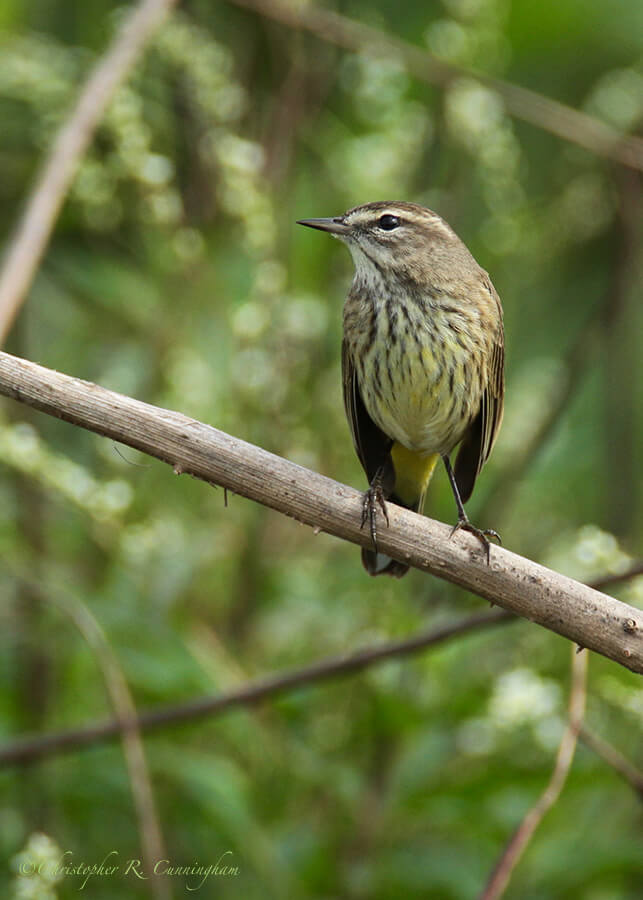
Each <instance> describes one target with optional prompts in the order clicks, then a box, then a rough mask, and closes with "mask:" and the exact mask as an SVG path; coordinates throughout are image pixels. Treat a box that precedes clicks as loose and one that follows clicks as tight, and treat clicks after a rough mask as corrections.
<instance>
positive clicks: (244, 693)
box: [0, 563, 643, 791]
mask: <svg viewBox="0 0 643 900" xmlns="http://www.w3.org/2000/svg"><path fill="white" fill-rule="evenodd" d="M641 567H642V566H641V563H638V564H635V565H633V566H631V567H630V568H629V569H628V570H627V571H626V572H622V573H621V574H619V575H614V576H609V575H608V576H605V577H602V578H598V579H597V580H595V581H594V582H592V585H591V586H593V587H598V586H599V585H602V584H604V583H605V582H609V583H610V584H612V583H614V582H616V581H618V582H622V581H626V580H628V579H629V578H635V577H636V576H637V575H638V574H640V571H641ZM520 621H521V620H520V618H519V617H518V616H514V614H513V613H510V612H507V611H506V610H499V609H498V610H494V611H493V612H489V613H477V614H476V615H473V616H469V617H468V618H466V619H462V620H461V621H460V622H455V623H453V624H451V625H445V626H441V627H438V628H434V629H432V630H430V631H426V632H421V633H419V634H416V635H413V636H412V637H410V638H405V639H403V640H397V641H387V642H386V643H382V644H378V645H377V646H375V647H366V648H364V649H363V650H358V651H356V652H355V653H352V654H350V655H349V656H339V657H337V656H335V657H330V658H329V659H325V660H320V661H319V662H316V663H313V664H312V665H309V666H305V667H304V668H302V669H296V670H293V671H291V672H285V673H284V672H282V673H279V674H277V675H273V676H270V677H268V678H264V679H261V680H260V681H253V682H251V683H250V684H245V685H242V686H241V687H239V688H235V689H233V690H231V691H228V692H226V693H223V694H218V695H216V696H214V697H204V698H201V699H199V700H196V701H191V702H186V703H180V704H178V705H175V706H166V707H163V708H161V709H155V710H149V711H147V712H142V713H140V714H139V716H138V718H137V720H136V726H137V728H138V729H140V731H147V730H151V729H155V728H166V727H169V726H172V725H176V724H181V723H184V722H190V721H193V720H194V719H199V718H201V717H203V716H217V715H220V714H221V713H224V712H226V711H227V710H229V709H235V708H236V707H239V706H250V705H253V704H255V703H259V702H262V701H263V700H268V699H270V698H272V697H276V696H279V695H280V694H283V693H287V692H288V691H293V690H297V689H299V688H303V687H307V686H309V685H314V684H318V683H319V682H323V681H329V680H330V679H332V678H341V677H344V676H347V675H352V674H354V673H356V672H361V671H363V670H364V669H366V668H368V667H370V666H372V665H378V664H380V663H383V662H387V661H388V660H391V659H397V658H402V657H405V656H411V655H415V654H416V653H422V652H423V651H425V650H428V649H430V648H432V647H436V646H439V645H441V644H443V643H445V642H446V641H448V640H451V639H452V638H456V637H462V636H463V635H465V634H468V633H469V632H471V631H478V630H480V629H485V628H489V627H493V626H495V625H502V624H507V623H509V622H520ZM126 726H127V723H125V726H124V724H123V722H122V721H120V720H117V721H114V720H109V721H107V722H100V723H97V724H94V725H86V726H84V727H82V728H75V729H70V730H68V731H59V732H54V733H50V734H47V735H44V736H41V737H33V738H19V739H18V740H16V741H14V742H12V743H10V744H5V746H4V747H3V748H0V767H1V766H11V765H24V764H27V763H31V762H35V761H37V760H39V759H42V758H47V757H49V756H55V755H57V754H59V753H68V752H71V751H74V750H77V749H82V748H83V747H87V746H93V745H95V744H98V743H103V742H104V741H110V740H113V739H114V738H116V737H118V735H119V734H120V733H121V731H122V730H123V728H124V727H126ZM580 738H581V740H582V741H584V742H585V743H586V744H587V746H588V747H591V749H593V750H594V751H595V752H596V753H597V754H598V755H599V756H601V758H602V759H603V760H604V762H606V763H607V764H608V765H611V766H613V767H614V769H615V770H616V771H617V772H618V773H619V774H620V775H622V776H623V777H624V778H626V780H628V781H629V782H630V784H631V785H632V787H633V788H634V789H635V790H638V791H640V790H642V789H643V775H641V773H638V772H637V770H636V768H635V767H634V766H633V765H632V764H631V763H629V762H628V761H627V760H626V759H625V758H624V757H623V756H621V754H620V753H619V752H618V751H617V750H616V749H615V748H614V747H611V745H609V744H607V743H606V742H605V741H602V740H601V739H600V738H598V737H597V736H596V735H593V734H592V733H591V732H589V731H588V730H587V729H585V728H583V729H582V730H581V733H580Z"/></svg>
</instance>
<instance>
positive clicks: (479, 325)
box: [299, 201, 504, 576]
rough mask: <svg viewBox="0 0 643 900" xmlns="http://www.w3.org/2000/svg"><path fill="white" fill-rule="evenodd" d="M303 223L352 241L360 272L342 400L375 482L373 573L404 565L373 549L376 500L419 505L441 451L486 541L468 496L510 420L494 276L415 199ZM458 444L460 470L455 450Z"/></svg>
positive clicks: (348, 325)
mask: <svg viewBox="0 0 643 900" xmlns="http://www.w3.org/2000/svg"><path fill="white" fill-rule="evenodd" d="M299 224H301V225H308V226H309V227H311V228H318V229H320V230H322V231H327V232H329V233H330V234H332V235H333V236H335V237H338V238H339V239H340V240H342V241H344V243H346V244H347V246H348V248H349V250H350V252H351V255H352V257H353V261H354V263H355V276H354V278H353V283H352V286H351V289H350V292H349V294H348V297H347V299H346V303H345V305H344V340H343V345H342V373H343V388H344V405H345V408H346V415H347V418H348V422H349V425H350V429H351V433H352V436H353V443H354V445H355V449H356V451H357V455H358V457H359V460H360V462H361V464H362V466H363V468H364V470H365V472H366V475H367V477H368V480H369V484H370V488H369V490H368V491H367V493H366V495H365V504H364V522H366V521H369V523H370V528H371V535H372V539H373V549H372V550H366V549H365V550H363V551H362V559H363V562H364V566H365V567H366V569H367V571H368V572H369V573H370V574H372V575H379V574H383V573H387V574H391V575H396V576H400V575H403V574H404V573H405V572H406V571H407V569H408V566H406V565H404V564H403V563H399V562H397V561H395V560H391V559H390V558H389V557H386V556H384V555H383V554H379V553H378V552H377V544H376V537H377V532H376V509H377V506H378V505H379V506H380V507H381V509H382V511H383V512H384V515H385V516H386V504H385V501H386V500H391V501H392V502H394V503H398V504H400V505H402V506H406V507H407V508H409V509H413V510H416V511H421V510H422V506H423V503H424V495H425V492H426V488H427V485H428V482H429V480H430V477H431V475H432V473H433V469H434V467H435V464H436V462H437V460H438V458H439V457H442V459H443V461H444V464H445V467H446V470H447V473H448V475H449V479H450V482H451V487H452V489H453V493H454V497H455V500H456V505H457V507H458V522H457V524H456V526H455V528H454V530H456V529H457V528H464V529H466V530H468V531H471V532H472V533H473V534H475V535H476V536H477V537H478V538H479V540H480V541H481V542H482V543H483V544H484V546H485V549H486V553H487V559H488V556H489V541H488V539H487V535H490V536H494V537H497V535H496V533H495V532H493V531H481V530H480V529H478V528H476V527H475V526H474V525H472V524H471V523H470V522H469V519H468V518H467V515H466V513H465V511H464V507H463V504H464V503H465V502H466V501H467V500H468V499H469V497H470V496H471V493H472V491H473V488H474V484H475V480H476V478H477V476H478V475H479V474H480V470H481V469H482V467H483V465H484V463H485V462H486V460H487V459H488V458H489V454H490V453H491V450H492V448H493V444H494V441H495V439H496V437H497V435H498V431H499V429H500V424H501V421H502V412H503V401H504V332H503V324H502V306H501V304H500V298H499V297H498V294H497V293H496V291H495V289H494V287H493V285H492V283H491V280H490V278H489V276H488V274H487V273H486V272H485V271H484V269H482V268H481V267H480V266H479V265H478V263H477V262H476V261H475V259H474V258H473V257H472V256H471V254H470V253H469V251H468V250H467V248H466V247H465V245H464V244H463V243H462V241H461V240H460V239H459V238H458V237H457V235H456V234H455V232H454V231H453V230H452V229H451V227H450V226H449V225H447V223H446V222H445V221H444V220H443V219H441V218H440V216H438V215H437V214H436V213H434V212H432V211H431V210H429V209H425V208H424V207H422V206H418V205H417V204H415V203H404V202H397V201H394V202H377V203H367V204H365V205H364V206H358V207H355V208H354V209H351V210H349V211H348V212H347V213H345V214H344V215H343V216H338V217H336V218H331V219H305V220H302V221H301V222H300V223H299ZM458 444H459V445H460V449H459V452H458V455H457V458H456V463H455V469H452V467H451V463H450V458H449V457H450V454H451V453H452V451H453V449H454V448H455V447H456V446H457V445H458Z"/></svg>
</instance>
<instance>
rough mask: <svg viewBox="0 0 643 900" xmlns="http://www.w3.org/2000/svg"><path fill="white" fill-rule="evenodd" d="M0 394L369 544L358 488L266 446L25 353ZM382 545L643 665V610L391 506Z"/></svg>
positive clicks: (12, 361) (6, 365) (5, 363)
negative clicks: (46, 364)
mask: <svg viewBox="0 0 643 900" xmlns="http://www.w3.org/2000/svg"><path fill="white" fill-rule="evenodd" d="M0 394H5V395H6V396H8V397H13V398H14V399H15V400H19V401H20V402H21V403H25V404H27V405H28V406H32V407H34V408H35V409H39V410H41V411H42V412H46V413H48V414H49V415H52V416H56V417H58V418H61V419H64V420H65V421H67V422H71V423H72V424H74V425H78V426H80V427H82V428H86V429H88V430H89V431H94V432H96V433H97V434H102V435H105V436H107V437H110V438H112V439H114V440H117V441H120V442H122V443H124V444H128V445H129V446H130V447H135V448H136V449H138V450H142V451H143V452H144V453H148V454H149V455H150V456H155V457H156V458H157V459H160V460H163V461H164V462H167V463H169V464H170V465H172V466H173V467H174V471H175V472H176V473H177V474H181V473H184V472H185V473H188V474H190V475H193V476H195V477H196V478H200V479H202V480H203V481H207V482H209V483H212V484H217V485H221V486H222V487H224V488H226V489H228V490H231V491H234V492H235V493H237V494H241V495H242V496H244V497H248V498H249V499H251V500H255V501H256V502H258V503H262V504H263V505H264V506H269V507H271V508H272V509H276V510H278V511H279V512H282V513H285V514H286V515H288V516H291V517H292V518H294V519H297V520H299V521H301V522H303V523H305V524H308V525H312V526H314V527H315V529H316V530H318V531H326V532H327V533H328V534H332V535H335V536H336V537H340V538H343V539H344V540H348V541H352V542H353V543H355V544H359V545H360V546H368V545H370V536H369V535H368V533H367V532H366V531H364V530H363V529H362V528H361V527H360V521H361V508H362V494H361V493H360V492H359V491H356V490H354V489H353V488H350V487H348V486H346V485H342V484H339V483H338V482H336V481H332V480H331V479H330V478H325V477H324V476H323V475H319V474H317V473H316V472H311V471H310V470H309V469H305V468H303V467H302V466H298V465H295V464H294V463H291V462H289V461H288V460H285V459H283V458H281V457H279V456H275V455H274V454H272V453H268V452H267V451H265V450H262V449H261V448H260V447H256V446H254V445H252V444H248V443H246V442H245V441H241V440H239V439H238V438H234V437H232V436H231V435H228V434H225V433H224V432H222V431H218V430H217V429H215V428H212V427H211V426H209V425H204V424H203V423H201V422H197V421H195V420H194V419H189V418H187V417H186V416H183V415H181V414H180V413H177V412H172V411H171V410H167V409H161V408H159V407H155V406H150V405H148V404H146V403H141V402H140V401H138V400H133V399H132V398H130V397H125V396H123V395H122V394H117V393H115V392H113V391H108V390H105V389H104V388H101V387H99V386H98V385H96V384H92V383H91V382H87V381H81V380H80V379H77V378H72V377H70V376H68V375H63V374H61V373H59V372H54V371H52V370H51V369H46V368H44V367H43V366H38V365H36V364H35V363H32V362H28V361H27V360H22V359H19V358H17V357H15V356H10V355H9V354H8V353H0ZM388 513H389V519H390V527H388V528H386V529H382V531H381V536H380V540H379V544H380V547H381V550H382V552H383V553H386V554H387V555H388V556H391V557H393V558H394V559H398V560H401V561H403V562H405V563H408V564H409V565H411V566H415V567H416V568H418V569H422V570H423V571H425V572H430V573H431V574H433V575H437V576H438V577H439V578H443V579H445V580H446V581H450V582H453V583H454V584H458V585H460V586H461V587H464V588H466V589H467V590H470V591H472V592H473V593H475V594H478V596H480V597H483V598H484V599H486V600H490V601H491V602H492V603H495V604H497V605H498V606H502V607H504V608H505V609H507V610H509V611H510V612H513V613H516V614H517V615H519V616H523V617H524V618H527V619H530V620H531V621H533V622H536V623H538V624H539V625H543V626H544V627H545V628H548V629H550V630H551V631H555V632H556V633H557V634H560V635H563V636H564V637H567V638H569V639H570V640H572V641H574V642H575V643H577V644H579V645H580V646H582V647H587V648H588V649H590V650H596V651H597V652H598V653H602V654H603V655H604V656H607V657H608V658H609V659H612V660H614V661H615V662H618V663H620V664H621V665H624V666H625V667H626V668H628V669H631V670H632V671H633V672H639V673H643V614H642V613H641V611H640V610H638V609H635V608H634V607H632V606H629V605H627V604H625V603H621V602H620V601H618V600H615V599H614V598H612V597H608V596H607V595H605V594H601V593H600V592H598V591H596V590H593V589H592V588H589V587H587V586H586V585H583V584H580V583H579V582H578V581H574V579H572V578H568V577H566V576H565V575H561V574H559V573H557V572H553V571H552V570H551V569H546V568H545V567H544V566H540V565H538V564H537V563H534V562H532V561H531V560H528V559H525V558H524V557H521V556H518V555H516V554H515V553H511V552H510V551H508V550H505V549H503V548H501V547H494V548H493V552H492V555H491V563H490V564H489V565H486V564H485V559H484V555H483V554H481V552H480V546H479V544H478V541H477V540H476V539H475V537H473V536H472V535H469V534H462V533H458V534H456V535H454V536H453V537H450V535H451V528H450V527H449V526H447V525H445V524H443V523H441V522H436V521H434V520H432V519H428V518H426V517H424V516H419V515H417V514H416V513H412V512H409V511H408V510H405V509H402V508H400V507H398V506H395V505H394V504H389V507H388Z"/></svg>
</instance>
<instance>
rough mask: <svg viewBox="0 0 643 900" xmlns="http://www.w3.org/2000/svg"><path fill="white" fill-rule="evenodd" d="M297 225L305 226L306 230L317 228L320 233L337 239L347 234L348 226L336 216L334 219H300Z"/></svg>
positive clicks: (340, 217)
mask: <svg viewBox="0 0 643 900" xmlns="http://www.w3.org/2000/svg"><path fill="white" fill-rule="evenodd" d="M297 224H298V225H306V226H307V227H308V228H318V229H319V230H320V231H328V232H329V233H330V234H336V235H337V236H338V237H339V236H341V235H344V234H347V233H348V225H346V223H345V222H344V219H343V218H342V216H336V217H335V218H334V219H300V220H299V221H298V222H297Z"/></svg>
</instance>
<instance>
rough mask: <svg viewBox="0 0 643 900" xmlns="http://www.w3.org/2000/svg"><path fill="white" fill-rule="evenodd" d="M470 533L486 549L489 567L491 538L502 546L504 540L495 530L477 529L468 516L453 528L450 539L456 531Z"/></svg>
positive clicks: (462, 518) (460, 519)
mask: <svg viewBox="0 0 643 900" xmlns="http://www.w3.org/2000/svg"><path fill="white" fill-rule="evenodd" d="M460 530H462V531H468V532H469V533H470V534H473V535H474V536H475V537H477V538H478V540H479V541H480V543H481V544H482V546H483V547H484V550H485V554H486V557H487V565H489V554H490V550H491V542H490V541H489V538H493V539H494V540H496V541H498V543H499V544H502V540H501V538H500V535H499V534H498V532H497V531H494V530H493V528H476V526H475V525H473V524H472V523H471V522H470V521H469V519H468V518H467V517H466V516H461V517H460V518H459V519H458V521H457V522H456V523H455V525H454V526H453V528H452V529H451V534H450V535H449V537H453V535H454V534H455V533H456V531H460Z"/></svg>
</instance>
